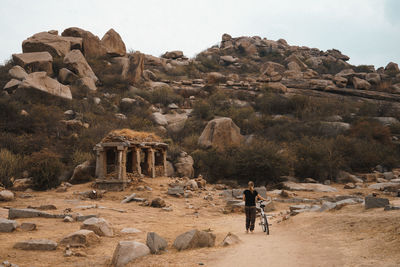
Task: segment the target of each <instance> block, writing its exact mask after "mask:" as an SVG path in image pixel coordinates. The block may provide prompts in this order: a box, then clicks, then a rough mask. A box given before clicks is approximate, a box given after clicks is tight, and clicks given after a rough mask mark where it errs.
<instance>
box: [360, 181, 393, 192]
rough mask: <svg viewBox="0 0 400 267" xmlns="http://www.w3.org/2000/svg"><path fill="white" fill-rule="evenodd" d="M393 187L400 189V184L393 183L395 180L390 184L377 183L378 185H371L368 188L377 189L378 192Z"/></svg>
mask: <svg viewBox="0 0 400 267" xmlns="http://www.w3.org/2000/svg"><path fill="white" fill-rule="evenodd" d="M391 187H398V189H400V184H399V183H393V180H391V182H389V183H377V184H371V185H369V186H368V188H370V189H376V190H382V191H383V190H386V189H388V188H391Z"/></svg>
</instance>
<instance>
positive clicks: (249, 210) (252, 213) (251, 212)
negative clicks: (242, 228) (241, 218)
mask: <svg viewBox="0 0 400 267" xmlns="http://www.w3.org/2000/svg"><path fill="white" fill-rule="evenodd" d="M244 210H245V212H246V230H249V228H250V231H253V230H254V223H255V221H256V211H257V210H256V207H254V206H252V207H247V206H246V207H244Z"/></svg>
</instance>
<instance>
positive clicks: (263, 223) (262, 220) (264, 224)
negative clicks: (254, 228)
mask: <svg viewBox="0 0 400 267" xmlns="http://www.w3.org/2000/svg"><path fill="white" fill-rule="evenodd" d="M260 219H261V223H260V224H261V229H262V230H263V232H266V231H267V227H268V226H267V225H266V222H265V214H263V215H262V216H261V218H260Z"/></svg>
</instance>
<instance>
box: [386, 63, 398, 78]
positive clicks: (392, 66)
mask: <svg viewBox="0 0 400 267" xmlns="http://www.w3.org/2000/svg"><path fill="white" fill-rule="evenodd" d="M398 73H400V69H399V65H398V64H396V63H394V62H389V64H387V65H386V67H385V74H386V75H389V76H396V75H397V74H398Z"/></svg>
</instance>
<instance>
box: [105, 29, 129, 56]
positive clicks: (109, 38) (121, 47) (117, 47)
mask: <svg viewBox="0 0 400 267" xmlns="http://www.w3.org/2000/svg"><path fill="white" fill-rule="evenodd" d="M101 43H102V44H103V45H104V47H105V48H106V50H107V54H109V55H111V56H120V57H122V56H125V54H126V47H125V43H124V42H123V41H122V38H121V36H120V35H119V34H118V33H117V32H116V31H115V30H114V29H110V30H108V32H106V34H104V36H103V38H102V39H101Z"/></svg>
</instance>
